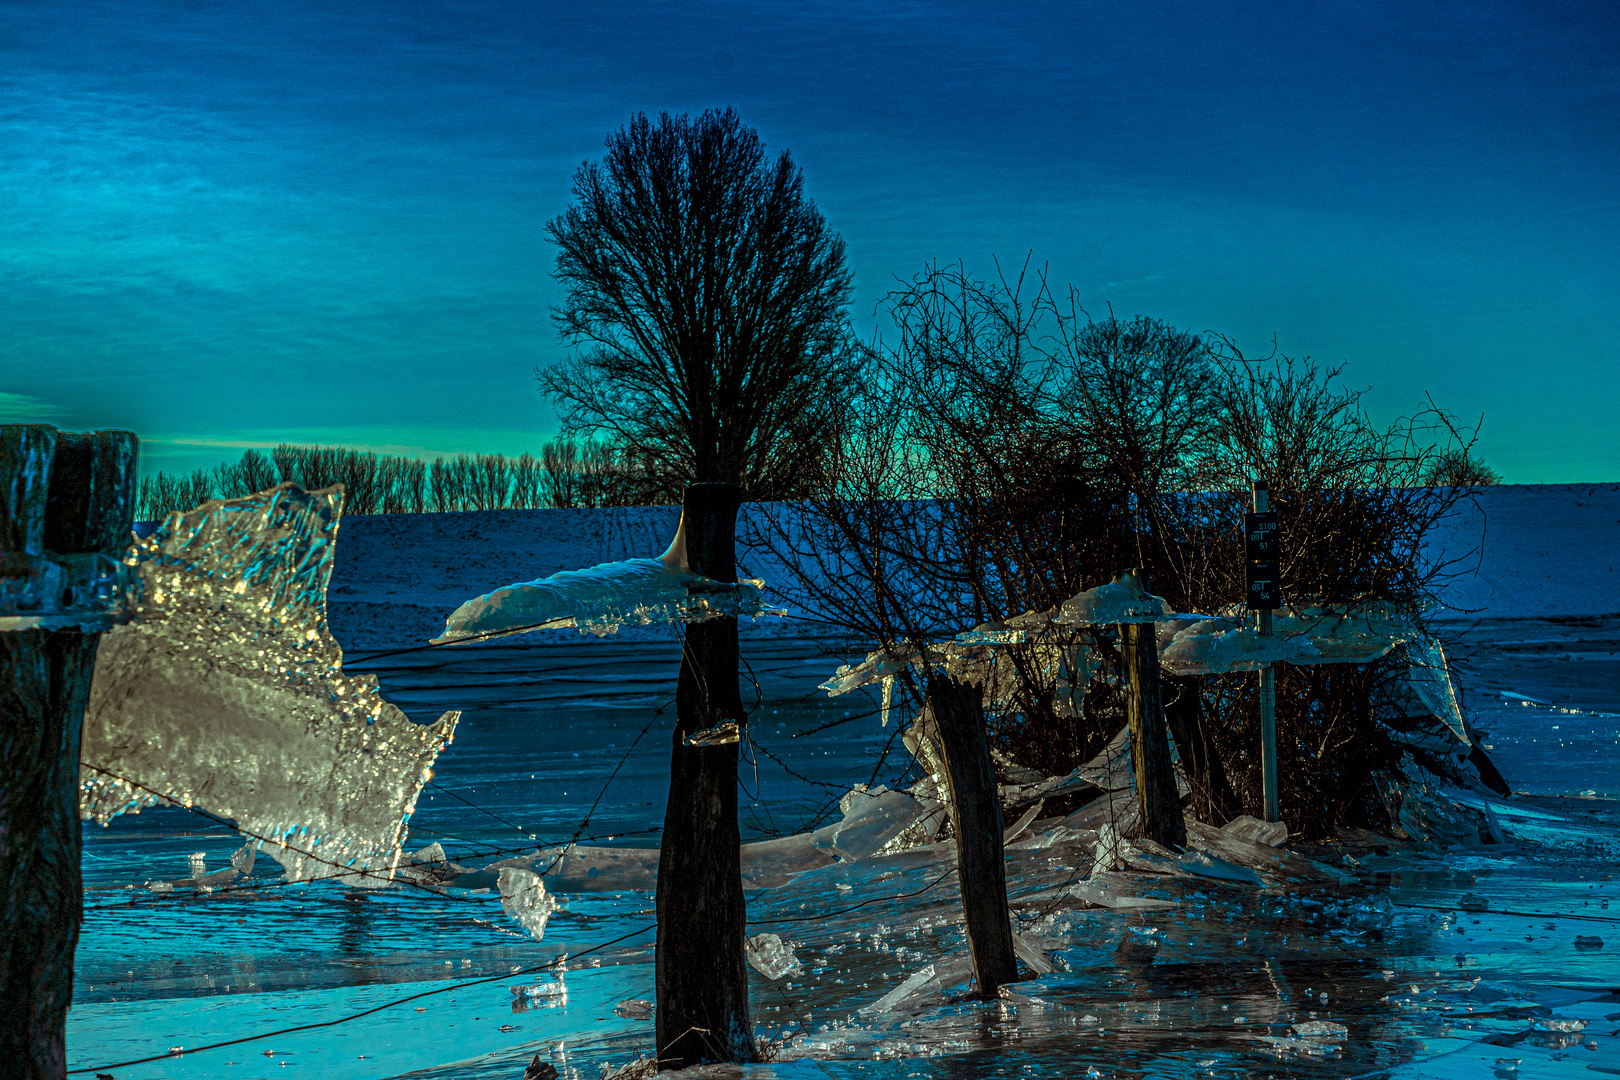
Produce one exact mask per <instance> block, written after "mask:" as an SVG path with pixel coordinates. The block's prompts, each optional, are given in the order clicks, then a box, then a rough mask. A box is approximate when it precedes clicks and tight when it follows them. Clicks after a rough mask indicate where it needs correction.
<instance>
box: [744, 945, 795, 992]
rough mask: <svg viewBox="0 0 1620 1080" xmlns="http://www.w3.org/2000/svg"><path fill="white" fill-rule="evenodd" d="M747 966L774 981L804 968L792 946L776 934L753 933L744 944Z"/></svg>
mask: <svg viewBox="0 0 1620 1080" xmlns="http://www.w3.org/2000/svg"><path fill="white" fill-rule="evenodd" d="M744 951H745V953H746V955H747V957H748V966H749V967H751V968H753V969H754V970H755V971H757V972H759V973H760V974H761V975H763V976H765V977H766V978H767V979H769V980H771V981H772V982H775V981H776V980H778V979H780V978H782V977H783V976H785V975H797V974H799V973H800V972H801V971H803V970H804V965H803V964H801V963H799V959H798V957H796V956H794V955H793V946H792V945H791V944H789V943H788V942H786V941H783V940H782V939H781V937H780V936H779V935H776V934H755V935H754V936H753V937H751V938H749V939H748V941H747V942H746V943H745V944H744Z"/></svg>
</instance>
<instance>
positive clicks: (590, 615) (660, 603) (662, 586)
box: [433, 517, 770, 643]
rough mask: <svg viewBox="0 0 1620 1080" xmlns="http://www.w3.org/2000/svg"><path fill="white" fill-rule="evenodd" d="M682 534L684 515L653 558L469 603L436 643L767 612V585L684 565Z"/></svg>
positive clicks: (561, 575) (523, 585)
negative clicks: (554, 629) (697, 571)
mask: <svg viewBox="0 0 1620 1080" xmlns="http://www.w3.org/2000/svg"><path fill="white" fill-rule="evenodd" d="M685 528H686V522H685V519H684V517H683V518H682V521H681V524H680V526H679V527H678V528H677V530H676V534H675V540H674V542H673V543H671V544H670V546H669V550H668V551H666V552H664V554H663V555H662V556H660V557H659V558H656V559H626V560H624V561H623V562H610V563H600V564H598V565H596V566H592V567H590V568H589V569H585V570H563V571H559V572H558V573H555V574H552V575H551V576H550V577H544V578H538V579H536V580H534V581H525V582H519V583H517V584H515V585H506V586H503V587H501V588H499V589H496V590H494V591H493V592H489V593H485V594H484V595H483V596H479V597H476V598H474V599H472V600H468V601H467V602H466V603H464V604H462V605H461V606H460V607H458V608H456V610H455V611H453V612H452V613H451V614H450V618H449V619H448V620H446V622H445V627H444V633H442V634H440V635H439V636H438V637H436V638H434V639H433V640H434V642H435V643H441V642H448V641H459V640H461V639H463V638H469V637H493V636H500V635H504V634H523V633H528V632H530V631H532V630H539V629H543V628H548V627H568V626H572V627H576V628H577V629H578V630H579V631H580V632H581V633H589V634H595V635H597V636H598V637H601V636H605V635H607V634H613V633H617V632H618V629H619V627H621V626H625V625H639V626H650V625H652V624H654V623H670V622H683V623H690V622H703V621H705V620H708V619H718V618H724V617H727V616H742V615H752V616H755V617H758V616H760V615H765V614H769V613H770V609H768V608H767V607H766V604H765V599H764V593H763V591H762V590H763V589H764V585H765V583H764V582H762V581H755V580H748V581H737V582H723V581H714V580H713V579H710V578H706V577H703V576H701V575H699V574H694V573H693V572H692V571H691V570H690V569H689V568H688V567H687V564H686V539H685V537H686V533H685Z"/></svg>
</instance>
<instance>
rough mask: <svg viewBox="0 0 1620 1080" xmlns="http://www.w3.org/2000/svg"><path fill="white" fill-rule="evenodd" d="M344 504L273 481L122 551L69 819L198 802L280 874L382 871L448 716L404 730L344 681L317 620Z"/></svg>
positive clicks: (371, 685)
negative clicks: (124, 610) (120, 611)
mask: <svg viewBox="0 0 1620 1080" xmlns="http://www.w3.org/2000/svg"><path fill="white" fill-rule="evenodd" d="M342 499H343V489H342V488H341V487H340V486H337V487H332V488H328V489H325V490H323V491H313V492H309V491H304V490H302V489H301V488H298V487H296V486H294V485H292V484H282V485H281V486H279V487H276V488H273V489H271V490H269V491H264V492H260V493H259V494H257V495H251V496H248V497H247V498H242V499H227V500H213V501H210V502H206V503H204V504H203V505H202V506H200V507H198V508H197V509H196V510H193V511H191V512H189V513H179V512H176V513H174V514H171V515H169V518H168V520H167V521H165V522H164V523H163V525H162V526H161V527H160V528H159V529H158V530H157V532H156V533H155V534H153V535H152V536H151V537H149V538H147V539H145V540H140V541H137V542H136V543H135V544H134V546H132V547H131V549H130V550H129V553H128V554H127V556H126V558H125V561H126V563H128V565H129V566H130V567H131V569H132V570H133V572H134V573H135V574H136V575H138V578H139V583H138V587H139V589H140V592H141V600H140V603H139V607H138V608H137V611H136V621H134V622H133V623H131V624H130V625H128V626H121V627H117V628H116V629H113V630H111V631H109V632H108V633H106V634H104V635H103V637H102V641H101V648H100V651H99V652H98V654H97V658H96V672H95V679H94V682H93V683H92V685H91V690H90V701H89V704H88V706H87V707H86V709H85V716H84V743H83V749H82V752H81V757H80V760H81V762H82V763H83V764H82V766H81V768H80V774H79V775H80V795H79V812H80V816H81V817H84V818H86V819H94V820H95V821H98V822H100V823H101V824H103V825H105V824H106V823H107V822H108V821H110V820H111V819H112V818H114V817H116V816H117V815H119V814H123V813H130V812H137V811H139V810H140V809H141V808H142V807H143V806H154V805H164V804H174V805H181V806H186V807H196V808H199V809H202V810H206V811H208V812H210V813H212V814H217V815H219V816H220V817H224V818H229V819H231V820H233V821H235V822H236V824H237V827H238V828H239V829H241V830H242V832H243V833H244V834H246V835H249V836H256V837H260V838H263V839H265V840H267V841H269V842H270V843H271V844H272V845H273V846H267V847H266V850H267V852H268V853H269V854H271V855H273V856H274V857H275V858H276V859H277V861H279V862H281V863H282V865H283V866H285V867H286V868H287V872H288V876H289V877H290V878H292V879H295V880H300V879H310V878H321V877H330V876H333V875H335V874H338V873H341V872H343V871H344V870H356V869H366V868H392V866H393V864H394V861H395V860H396V859H397V857H398V853H399V851H400V845H401V844H402V843H403V842H404V840H405V835H406V824H405V823H406V820H407V819H408V818H409V817H410V815H411V812H412V811H413V810H414V809H415V807H416V800H417V796H418V795H419V794H420V793H421V790H422V786H423V785H424V784H425V783H426V782H427V780H428V778H429V776H431V770H432V766H433V762H434V760H435V759H436V758H437V756H438V754H439V752H440V751H441V750H442V749H443V748H444V747H445V746H447V745H448V744H449V742H450V739H451V738H452V736H453V735H454V733H455V727H456V720H457V717H458V716H459V715H460V714H459V713H456V712H447V713H445V714H444V715H443V716H442V717H440V718H439V720H438V721H437V722H435V723H432V724H417V723H413V722H412V721H411V720H409V719H407V718H406V716H405V714H404V713H402V712H400V710H399V709H398V708H396V707H395V706H393V705H391V704H389V703H388V702H386V701H384V700H383V699H382V698H381V697H380V696H379V695H378V693H377V684H376V677H375V676H372V675H363V676H359V677H351V676H347V675H344V674H343V652H342V649H341V648H339V646H338V643H337V641H336V640H335V639H334V638H333V637H332V635H331V634H330V633H329V632H328V630H327V626H326V585H327V582H328V580H329V579H330V577H331V573H332V554H333V547H334V544H335V543H336V540H337V530H338V522H339V519H340V517H341V514H342ZM372 881H373V879H365V880H360V881H357V883H358V884H369V883H372Z"/></svg>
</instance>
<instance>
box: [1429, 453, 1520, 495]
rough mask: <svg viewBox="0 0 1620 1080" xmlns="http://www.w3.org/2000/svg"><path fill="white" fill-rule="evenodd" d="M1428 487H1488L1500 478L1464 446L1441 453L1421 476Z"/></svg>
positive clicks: (1500, 478)
mask: <svg viewBox="0 0 1620 1080" xmlns="http://www.w3.org/2000/svg"><path fill="white" fill-rule="evenodd" d="M1423 480H1424V483H1426V484H1428V485H1429V486H1430V487H1490V486H1491V485H1492V484H1500V483H1501V482H1502V477H1501V476H1499V475H1498V474H1497V472H1496V470H1495V469H1493V468H1491V467H1490V466H1489V465H1487V464H1485V463H1484V462H1483V461H1481V460H1480V459H1479V458H1477V457H1475V456H1474V455H1473V454H1472V453H1471V452H1470V451H1469V449H1468V447H1466V446H1458V447H1452V448H1451V449H1448V450H1445V451H1443V452H1442V453H1441V454H1440V455H1439V457H1438V458H1437V459H1436V460H1435V462H1434V464H1433V465H1431V466H1430V467H1429V469H1428V471H1427V472H1425V473H1424V476H1423Z"/></svg>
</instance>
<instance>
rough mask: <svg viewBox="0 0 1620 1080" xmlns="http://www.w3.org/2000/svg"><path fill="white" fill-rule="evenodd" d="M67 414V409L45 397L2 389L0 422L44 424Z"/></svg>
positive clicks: (0, 391)
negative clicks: (7, 391)
mask: <svg viewBox="0 0 1620 1080" xmlns="http://www.w3.org/2000/svg"><path fill="white" fill-rule="evenodd" d="M66 415H67V410H66V409H64V408H62V407H61V406H60V405H53V404H51V403H50V402H49V401H46V400H44V399H43V398H37V397H30V396H29V395H27V394H8V393H6V392H5V391H3V390H0V424H44V423H49V422H50V421H52V420H58V419H60V418H62V417H64V416H66Z"/></svg>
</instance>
